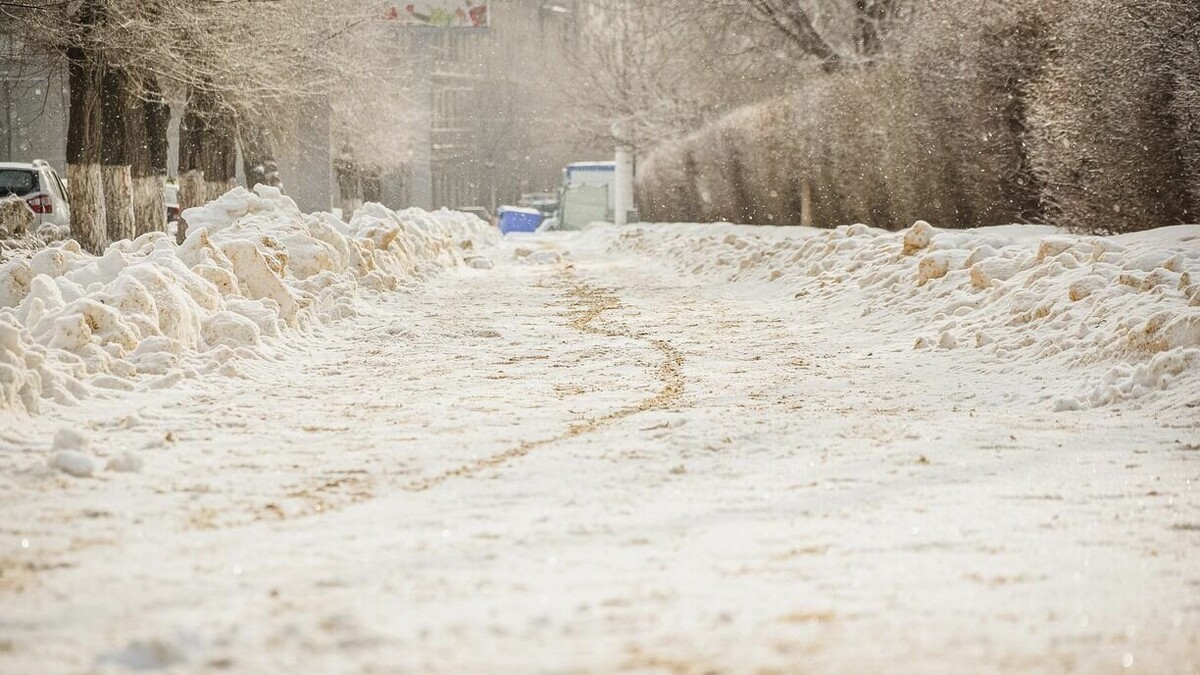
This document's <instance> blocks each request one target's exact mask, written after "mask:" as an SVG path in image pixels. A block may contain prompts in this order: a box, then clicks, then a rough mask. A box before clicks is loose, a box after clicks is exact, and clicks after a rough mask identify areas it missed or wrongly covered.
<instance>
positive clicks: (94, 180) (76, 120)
mask: <svg viewBox="0 0 1200 675" xmlns="http://www.w3.org/2000/svg"><path fill="white" fill-rule="evenodd" d="M78 21H79V23H80V24H81V25H85V26H86V25H89V24H91V23H93V22H94V21H95V13H94V11H93V8H92V6H91V4H88V5H85V6H84V8H83V9H82V10H81V11H80V15H79V17H78ZM67 62H68V63H67V71H68V80H69V86H70V90H71V94H70V110H69V113H68V122H67V182H68V185H69V188H68V192H70V199H71V236H72V237H73V238H74V239H75V240H76V241H78V242H79V245H80V246H82V247H83V248H84V249H85V250H87V251H89V252H91V253H94V254H97V255H98V254H100V253H102V252H103V251H104V245H105V242H106V240H107V239H108V233H107V230H106V228H107V225H106V220H107V219H106V217H105V212H104V187H103V185H104V181H103V178H102V177H101V170H100V142H99V136H100V124H101V114H100V79H101V74H102V69H101V68H100V66H99V64H98V63H96V60H95V57H94V55H92V54H89V53H88V52H87V51H86V50H84V49H83V48H82V47H79V46H75V47H70V48H69V49H67Z"/></svg>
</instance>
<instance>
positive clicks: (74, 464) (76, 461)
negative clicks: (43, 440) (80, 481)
mask: <svg viewBox="0 0 1200 675" xmlns="http://www.w3.org/2000/svg"><path fill="white" fill-rule="evenodd" d="M50 465H51V467H53V468H55V469H58V470H59V471H62V472H63V473H65V474H68V475H71V476H75V477H76V478H91V477H92V476H93V475H94V474H95V473H96V460H94V459H92V457H90V456H89V455H85V454H83V453H82V452H79V451H76V450H63V451H62V452H60V453H58V454H56V455H55V456H54V459H53V460H51V462H50Z"/></svg>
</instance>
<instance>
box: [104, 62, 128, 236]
mask: <svg viewBox="0 0 1200 675" xmlns="http://www.w3.org/2000/svg"><path fill="white" fill-rule="evenodd" d="M129 84H130V83H129V76H128V75H126V74H125V72H124V71H122V70H121V69H120V68H115V67H108V68H106V69H105V72H104V76H103V78H102V80H101V89H100V110H101V129H102V131H101V135H102V137H101V143H100V164H101V167H102V169H101V176H102V178H103V183H104V208H105V216H106V219H107V233H108V240H109V241H121V240H123V239H133V237H134V234H135V230H136V227H135V225H134V222H135V221H134V215H133V176H132V173H131V171H132V164H133V157H132V155H133V152H132V147H131V146H132V138H131V136H132V134H131V132H135V133H136V130H135V129H132V128H131V127H133V118H134V117H135V115H133V114H132V113H133V112H134V108H135V105H136V102H135V101H134V98H133V95H132V92H131V91H130V86H129Z"/></svg>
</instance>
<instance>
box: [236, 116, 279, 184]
mask: <svg viewBox="0 0 1200 675" xmlns="http://www.w3.org/2000/svg"><path fill="white" fill-rule="evenodd" d="M238 138H239V140H240V142H241V148H242V170H243V171H245V172H246V187H248V188H250V189H252V190H253V189H254V186H256V185H269V186H271V187H276V188H282V187H283V182H282V181H281V180H280V177H279V161H278V159H277V158H276V157H275V141H274V139H273V138H272V137H271V132H270V131H268V130H267V129H265V128H263V127H262V126H259V125H257V124H255V123H253V122H248V121H246V120H244V119H243V120H241V121H240V122H239V123H238Z"/></svg>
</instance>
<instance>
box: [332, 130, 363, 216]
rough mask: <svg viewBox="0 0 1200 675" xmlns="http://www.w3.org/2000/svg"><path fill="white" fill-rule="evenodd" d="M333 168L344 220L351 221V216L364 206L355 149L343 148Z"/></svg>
mask: <svg viewBox="0 0 1200 675" xmlns="http://www.w3.org/2000/svg"><path fill="white" fill-rule="evenodd" d="M333 170H334V173H335V174H336V176H337V184H338V193H339V194H340V195H341V203H342V220H345V221H347V222H349V221H350V216H352V215H354V212H355V211H357V210H358V209H359V207H361V206H362V181H361V180H360V177H359V170H358V163H357V162H355V161H354V153H353V151H352V150H350V149H349V148H342V151H341V152H339V153H338V156H337V158H336V159H335V160H334V164H333Z"/></svg>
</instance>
